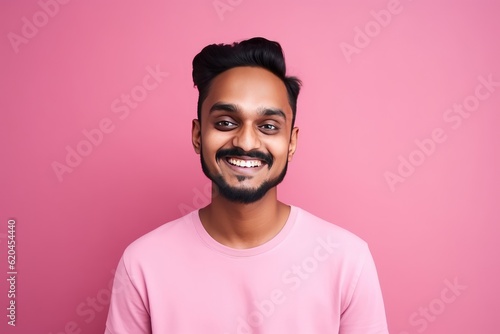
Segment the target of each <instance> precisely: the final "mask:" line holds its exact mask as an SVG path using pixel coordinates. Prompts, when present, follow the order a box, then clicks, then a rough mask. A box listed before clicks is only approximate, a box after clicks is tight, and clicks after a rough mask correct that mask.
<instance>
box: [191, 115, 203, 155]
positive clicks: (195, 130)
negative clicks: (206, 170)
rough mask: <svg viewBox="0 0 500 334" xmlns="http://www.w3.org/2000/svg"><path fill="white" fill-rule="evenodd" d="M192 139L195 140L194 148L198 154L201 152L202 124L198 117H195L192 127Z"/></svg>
mask: <svg viewBox="0 0 500 334" xmlns="http://www.w3.org/2000/svg"><path fill="white" fill-rule="evenodd" d="M191 136H192V138H191V140H192V141H193V148H194V151H195V152H196V154H200V152H201V124H200V121H199V120H198V119H193V123H192V129H191Z"/></svg>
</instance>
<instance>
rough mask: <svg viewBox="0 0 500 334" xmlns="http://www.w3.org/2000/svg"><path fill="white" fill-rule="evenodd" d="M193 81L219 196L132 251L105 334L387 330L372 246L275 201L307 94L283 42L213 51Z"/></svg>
mask: <svg viewBox="0 0 500 334" xmlns="http://www.w3.org/2000/svg"><path fill="white" fill-rule="evenodd" d="M193 80H194V84H195V85H196V87H197V88H198V91H199V99H198V115H197V119H195V120H193V124H192V142H193V147H194V150H195V152H196V153H198V154H199V155H200V158H201V165H202V170H203V172H204V173H205V175H206V176H207V177H208V178H209V179H210V180H211V181H212V192H213V194H212V201H211V203H210V204H209V205H208V206H206V207H204V208H201V209H199V210H196V211H194V212H191V213H189V214H188V215H186V216H184V217H182V218H179V219H177V220H175V221H172V222H169V223H167V224H164V225H162V226H161V227H159V228H157V229H156V230H154V231H152V232H150V233H148V234H146V235H145V236H143V237H141V238H139V239H138V240H136V241H135V242H133V243H132V244H131V245H130V246H129V247H127V249H126V250H125V252H124V254H123V256H122V258H121V260H120V262H119V265H118V269H117V274H116V279H115V283H114V286H113V293H112V299H111V304H110V309H109V314H108V320H107V323H106V333H107V334H125V333H127V334H129V333H130V334H142V333H165V334H166V333H168V334H198V333H204V334H250V333H254V334H256V333H259V334H271V333H272V334H281V333H287V334H294V333H296V334H326V333H342V334H371V333H388V330H387V324H386V318H385V311H384V305H383V299H382V293H381V291H380V285H379V281H378V278H377V272H376V268H375V265H374V262H373V259H372V256H371V254H370V251H369V249H368V246H367V244H366V243H365V242H364V241H363V240H361V239H360V238H358V237H357V236H355V235H353V234H352V233H350V232H348V231H346V230H344V229H342V228H340V227H338V226H336V225H334V224H331V223H329V222H326V221H324V220H322V219H320V218H318V217H316V216H314V215H312V214H310V213H308V212H306V211H305V210H302V209H300V208H299V207H296V206H293V205H287V204H285V203H282V202H280V201H279V200H278V197H277V186H278V184H279V183H280V182H281V181H282V180H283V178H284V177H285V174H286V171H287V167H288V163H289V162H291V161H292V158H293V155H294V153H295V149H296V147H297V139H298V132H299V130H298V128H297V127H295V116H296V109H297V97H298V94H299V90H300V81H299V80H298V79H297V78H295V77H290V76H287V75H286V67H285V61H284V57H283V53H282V49H281V46H280V45H279V44H278V43H276V42H272V41H269V40H267V39H264V38H253V39H250V40H246V41H242V42H240V43H234V44H232V45H224V44H218V45H215V44H214V45H209V46H207V47H205V48H204V49H203V50H202V51H201V52H200V53H199V54H198V55H197V56H196V57H195V58H194V60H193Z"/></svg>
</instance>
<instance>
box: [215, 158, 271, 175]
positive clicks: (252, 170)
mask: <svg viewBox="0 0 500 334" xmlns="http://www.w3.org/2000/svg"><path fill="white" fill-rule="evenodd" d="M230 158H234V159H238V160H245V161H249V160H259V161H260V162H261V163H262V164H261V165H260V166H259V167H239V166H235V165H232V164H230V163H229V161H228V159H230ZM221 160H222V161H224V164H225V165H226V166H228V167H229V169H231V170H232V171H233V172H235V173H237V174H240V175H241V174H242V175H254V174H256V173H258V172H260V171H261V170H262V169H263V168H264V167H265V166H267V163H266V162H265V161H262V160H261V159H256V158H251V157H236V156H228V157H224V158H222V159H221Z"/></svg>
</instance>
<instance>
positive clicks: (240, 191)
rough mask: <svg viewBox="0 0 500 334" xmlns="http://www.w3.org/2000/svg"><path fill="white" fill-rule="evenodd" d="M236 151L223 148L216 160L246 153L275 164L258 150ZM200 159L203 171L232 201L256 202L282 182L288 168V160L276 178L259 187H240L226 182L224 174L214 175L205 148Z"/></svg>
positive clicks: (221, 193) (242, 178)
mask: <svg viewBox="0 0 500 334" xmlns="http://www.w3.org/2000/svg"><path fill="white" fill-rule="evenodd" d="M236 150H237V149H236ZM234 153H236V152H235V151H234V150H221V151H219V152H217V155H216V160H217V161H218V160H220V159H222V158H224V157H225V156H230V155H236V156H238V155H239V156H242V155H246V156H253V157H261V158H263V160H265V161H266V162H267V166H268V168H270V167H271V166H272V164H273V160H272V157H268V158H264V155H263V154H262V153H259V152H257V154H256V155H254V154H251V153H244V152H241V151H237V153H238V154H234ZM242 153H243V154H242ZM200 159H201V168H202V170H203V173H204V174H205V175H206V177H208V178H209V179H210V180H211V181H212V182H213V183H214V184H215V185H217V190H218V194H219V195H221V196H222V197H224V198H226V199H227V200H229V201H231V202H235V203H242V204H250V203H254V202H256V201H258V200H260V199H261V198H262V197H264V195H265V194H267V192H268V191H269V190H270V189H272V188H274V187H276V186H277V185H278V184H280V183H281V181H283V179H284V178H285V175H286V171H287V168H288V161H287V162H286V164H285V167H283V170H282V171H281V173H280V174H279V175H278V176H277V177H276V178H274V179H271V180H266V181H264V182H263V183H262V184H261V185H260V186H259V187H256V188H238V187H232V186H230V185H229V184H228V183H227V182H226V180H224V178H223V177H222V175H214V174H212V173H211V172H210V170H209V169H208V166H207V164H206V163H205V159H204V157H203V149H201V153H200ZM269 162H270V163H269ZM237 179H238V180H239V181H243V180H244V179H246V177H239V176H237Z"/></svg>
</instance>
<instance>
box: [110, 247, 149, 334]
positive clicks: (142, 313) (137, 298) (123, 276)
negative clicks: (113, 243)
mask: <svg viewBox="0 0 500 334" xmlns="http://www.w3.org/2000/svg"><path fill="white" fill-rule="evenodd" d="M146 305H147V303H146V301H145V300H144V298H143V297H141V294H140V293H139V291H138V289H137V287H136V285H135V284H134V282H133V280H132V278H131V276H130V274H129V271H128V270H127V267H126V264H125V256H123V257H122V258H121V259H120V262H119V263H118V267H117V269H116V273H115V277H114V282H113V289H112V293H111V302H110V305H109V312H108V319H107V321H106V330H105V334H130V333H134V334H151V333H152V331H151V322H150V316H149V311H148V309H147V306H146Z"/></svg>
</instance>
